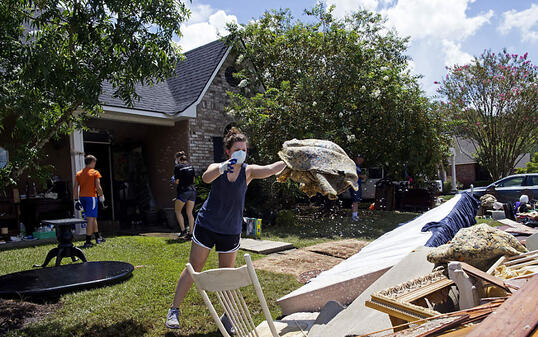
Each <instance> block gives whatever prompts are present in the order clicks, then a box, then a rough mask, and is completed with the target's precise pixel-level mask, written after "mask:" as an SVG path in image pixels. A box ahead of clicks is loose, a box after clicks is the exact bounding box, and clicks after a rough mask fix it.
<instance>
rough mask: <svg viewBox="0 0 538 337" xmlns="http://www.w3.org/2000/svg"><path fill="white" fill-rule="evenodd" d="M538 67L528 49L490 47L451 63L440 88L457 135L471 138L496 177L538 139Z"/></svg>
mask: <svg viewBox="0 0 538 337" xmlns="http://www.w3.org/2000/svg"><path fill="white" fill-rule="evenodd" d="M537 75H538V69H537V67H536V66H534V65H533V64H532V63H531V62H530V60H528V59H527V53H525V54H524V55H522V56H519V55H517V54H508V53H507V52H506V50H505V51H503V52H500V53H493V52H491V51H485V52H484V53H483V54H482V55H480V57H476V58H475V59H474V60H473V61H472V62H471V63H470V64H466V65H463V66H460V65H455V66H453V67H450V68H449V71H448V75H447V77H446V79H445V80H444V81H442V83H440V85H441V86H440V88H439V93H441V94H442V95H444V96H445V97H446V99H447V101H446V102H444V103H443V108H444V110H445V111H446V112H447V113H448V115H449V117H450V119H451V123H452V131H453V132H454V134H455V135H457V136H461V137H464V138H467V139H469V140H472V141H473V142H474V144H475V146H476V151H477V152H476V153H477V159H478V161H479V163H480V165H482V166H483V167H484V168H485V169H487V170H488V172H489V174H490V176H491V178H492V179H493V180H497V179H499V178H501V177H504V176H506V175H509V174H511V173H512V172H513V171H514V167H515V165H516V163H517V160H518V158H519V157H520V156H521V155H522V154H524V153H528V152H529V151H530V150H531V149H532V147H534V146H535V144H536V143H537V142H538V82H537V79H538V77H537Z"/></svg>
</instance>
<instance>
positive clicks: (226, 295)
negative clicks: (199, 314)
mask: <svg viewBox="0 0 538 337" xmlns="http://www.w3.org/2000/svg"><path fill="white" fill-rule="evenodd" d="M245 262H246V265H244V266H242V267H239V268H219V269H211V270H207V271H204V272H201V273H198V272H196V271H194V269H193V267H192V265H191V264H190V263H187V270H188V271H189V273H190V275H191V276H192V278H193V280H194V283H195V284H196V288H197V289H198V292H199V293H200V295H201V296H202V299H203V300H204V303H205V304H206V306H207V307H208V309H209V312H210V313H211V317H213V320H214V321H215V323H216V324H217V326H218V328H219V330H220V332H221V333H222V335H223V336H224V337H230V335H229V334H228V333H227V332H226V329H225V328H224V325H223V324H222V322H221V321H220V318H219V315H218V314H217V311H216V310H215V307H214V306H213V304H212V303H211V299H210V298H209V296H208V295H207V292H208V291H210V292H213V293H215V294H216V296H217V298H218V300H219V302H220V305H221V306H222V308H223V309H224V312H225V313H226V315H227V316H228V318H229V319H230V322H231V323H232V326H233V327H234V329H235V332H236V335H237V336H239V337H259V335H258V333H257V332H256V325H255V324H254V321H253V320H252V316H251V314H250V311H249V310H248V307H247V304H246V302H245V299H244V297H243V295H242V294H241V289H240V288H243V287H246V286H249V285H251V284H252V285H253V286H254V290H255V291H256V295H257V296H258V299H259V301H260V305H261V307H262V310H263V313H264V316H265V319H266V321H267V324H268V325H269V329H270V330H271V333H272V335H273V337H278V333H277V331H276V328H275V325H274V323H273V319H272V317H271V313H270V311H269V308H268V307H267V302H266V301H265V296H264V295H263V291H262V288H261V286H260V282H259V281H258V276H257V275H256V271H255V270H254V266H253V265H252V260H251V258H250V255H249V254H245Z"/></svg>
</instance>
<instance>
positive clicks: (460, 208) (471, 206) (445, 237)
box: [422, 192, 480, 247]
mask: <svg viewBox="0 0 538 337" xmlns="http://www.w3.org/2000/svg"><path fill="white" fill-rule="evenodd" d="M479 206H480V202H479V201H478V200H477V199H476V198H475V197H473V196H472V195H471V193H469V192H464V193H462V194H461V198H460V200H458V202H457V203H456V204H455V205H454V208H452V210H451V211H450V213H448V215H447V216H446V217H445V218H444V219H443V220H441V221H438V222H429V223H427V224H426V225H424V227H422V231H423V232H432V233H433V235H432V237H431V238H430V239H429V240H428V241H427V242H426V244H425V245H424V246H426V247H438V246H440V245H443V244H445V243H447V242H448V241H450V240H452V238H453V237H454V235H456V233H457V232H458V231H459V230H460V229H462V228H464V227H470V226H472V225H474V224H476V220H475V217H476V212H477V211H478V207H479Z"/></svg>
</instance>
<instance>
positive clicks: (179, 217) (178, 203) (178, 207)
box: [174, 199, 185, 232]
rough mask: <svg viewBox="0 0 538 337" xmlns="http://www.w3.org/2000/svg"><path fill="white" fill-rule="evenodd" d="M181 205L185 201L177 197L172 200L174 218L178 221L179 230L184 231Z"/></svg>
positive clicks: (183, 204)
mask: <svg viewBox="0 0 538 337" xmlns="http://www.w3.org/2000/svg"><path fill="white" fill-rule="evenodd" d="M183 206H185V203H184V202H183V201H181V200H179V199H176V201H175V202H174V210H175V211H176V218H177V222H179V228H180V229H181V232H184V231H185V220H184V219H183V214H181V210H182V209H183Z"/></svg>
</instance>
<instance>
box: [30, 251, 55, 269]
mask: <svg viewBox="0 0 538 337" xmlns="http://www.w3.org/2000/svg"><path fill="white" fill-rule="evenodd" d="M57 255H58V247H56V248H52V249H51V250H49V252H48V253H47V257H45V262H43V264H34V267H42V268H43V267H46V266H47V265H48V264H49V262H50V260H52V258H53V257H55V256H57Z"/></svg>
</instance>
